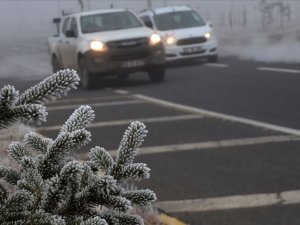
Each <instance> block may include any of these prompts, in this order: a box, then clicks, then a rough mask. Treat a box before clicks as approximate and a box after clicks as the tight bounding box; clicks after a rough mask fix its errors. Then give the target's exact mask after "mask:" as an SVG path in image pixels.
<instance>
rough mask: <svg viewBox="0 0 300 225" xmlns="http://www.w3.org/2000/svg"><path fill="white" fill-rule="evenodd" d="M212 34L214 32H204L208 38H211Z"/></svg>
mask: <svg viewBox="0 0 300 225" xmlns="http://www.w3.org/2000/svg"><path fill="white" fill-rule="evenodd" d="M211 36H212V33H211V32H207V33H205V34H204V37H206V39H210V38H211Z"/></svg>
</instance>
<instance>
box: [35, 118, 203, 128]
mask: <svg viewBox="0 0 300 225" xmlns="http://www.w3.org/2000/svg"><path fill="white" fill-rule="evenodd" d="M201 118H203V116H201V115H179V116H164V117H152V118H138V119H126V120H113V121H105V122H98V123H92V124H91V125H90V126H89V127H90V128H95V127H108V126H120V125H129V124H130V123H131V122H132V121H136V120H138V121H141V122H144V123H157V122H171V121H177V120H193V119H201ZM60 128H61V126H60V125H57V126H56V125H55V126H48V127H41V128H38V129H37V131H39V132H41V131H53V130H60Z"/></svg>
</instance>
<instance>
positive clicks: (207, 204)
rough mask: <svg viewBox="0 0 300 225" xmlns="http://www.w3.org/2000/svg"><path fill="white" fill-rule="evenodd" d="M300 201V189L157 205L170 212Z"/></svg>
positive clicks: (202, 210)
mask: <svg viewBox="0 0 300 225" xmlns="http://www.w3.org/2000/svg"><path fill="white" fill-rule="evenodd" d="M299 203H300V190H292V191H284V192H281V193H263V194H249V195H235V196H226V197H214V198H200V199H189V200H179V201H162V202H157V203H155V206H157V207H159V208H161V209H163V210H165V211H166V212H168V213H180V212H205V211H217V210H229V209H243V208H254V207H262V206H274V205H291V204H299Z"/></svg>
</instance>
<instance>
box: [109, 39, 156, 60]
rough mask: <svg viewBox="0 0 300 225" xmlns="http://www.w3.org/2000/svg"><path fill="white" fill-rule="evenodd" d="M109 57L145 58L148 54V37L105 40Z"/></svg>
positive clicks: (115, 58) (124, 58) (121, 58)
mask: <svg viewBox="0 0 300 225" xmlns="http://www.w3.org/2000/svg"><path fill="white" fill-rule="evenodd" d="M107 47H108V49H109V55H110V59H111V60H113V61H123V60H132V59H140V58H146V57H148V56H149V54H150V51H149V50H150V49H149V45H148V38H135V39H126V40H119V41H110V42H107Z"/></svg>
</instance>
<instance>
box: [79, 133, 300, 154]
mask: <svg viewBox="0 0 300 225" xmlns="http://www.w3.org/2000/svg"><path fill="white" fill-rule="evenodd" d="M290 141H300V137H297V136H293V135H274V136H263V137H250V138H238V139H227V140H220V141H205V142H196V143H186V144H175V145H162V146H150V147H143V148H141V149H140V151H139V155H149V154H160V153H173V152H182V151H201V150H207V149H212V148H218V149H221V148H227V147H238V146H249V145H261V144H270V143H280V142H290ZM239 151H242V149H239ZM117 152H118V151H117V150H111V151H109V153H110V154H111V155H112V156H116V155H117ZM78 157H79V158H80V159H86V158H87V153H81V154H79V155H78Z"/></svg>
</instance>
